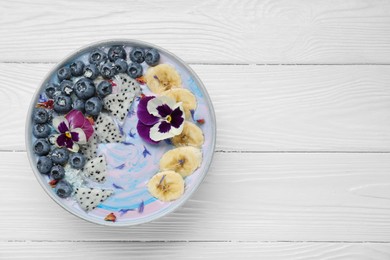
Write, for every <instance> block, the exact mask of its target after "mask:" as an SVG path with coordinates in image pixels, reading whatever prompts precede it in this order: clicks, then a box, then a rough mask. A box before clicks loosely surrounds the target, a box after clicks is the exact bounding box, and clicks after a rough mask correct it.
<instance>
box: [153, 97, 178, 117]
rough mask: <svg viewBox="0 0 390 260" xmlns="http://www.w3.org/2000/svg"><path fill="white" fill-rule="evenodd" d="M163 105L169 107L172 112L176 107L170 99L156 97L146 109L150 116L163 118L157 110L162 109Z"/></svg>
mask: <svg viewBox="0 0 390 260" xmlns="http://www.w3.org/2000/svg"><path fill="white" fill-rule="evenodd" d="M163 105H165V106H168V107H169V108H170V109H171V111H172V110H173V108H174V107H175V105H176V103H175V101H174V100H173V99H172V98H170V97H166V96H161V97H156V98H154V99H151V100H149V102H148V104H147V107H146V108H147V110H148V112H149V113H150V114H152V115H154V116H157V117H162V116H161V115H160V113H159V110H158V109H157V108H158V107H161V106H163Z"/></svg>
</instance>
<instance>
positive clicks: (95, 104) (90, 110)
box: [85, 97, 103, 116]
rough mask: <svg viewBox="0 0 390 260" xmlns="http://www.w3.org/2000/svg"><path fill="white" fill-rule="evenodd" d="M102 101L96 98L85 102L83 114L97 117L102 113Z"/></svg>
mask: <svg viewBox="0 0 390 260" xmlns="http://www.w3.org/2000/svg"><path fill="white" fill-rule="evenodd" d="M102 106H103V104H102V101H101V100H100V98H98V97H92V98H90V99H88V100H87V101H86V102H85V113H87V114H89V115H91V116H97V115H99V113H100V111H102Z"/></svg>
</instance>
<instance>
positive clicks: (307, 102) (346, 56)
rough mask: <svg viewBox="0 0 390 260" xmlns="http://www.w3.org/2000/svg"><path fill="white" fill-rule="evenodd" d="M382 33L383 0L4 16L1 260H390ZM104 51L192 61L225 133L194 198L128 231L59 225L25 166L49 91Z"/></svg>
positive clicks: (13, 6)
mask: <svg viewBox="0 0 390 260" xmlns="http://www.w3.org/2000/svg"><path fill="white" fill-rule="evenodd" d="M389 31H390V1H387V0H347V1H333V0H329V1H320V0H314V1H312V0H259V1H257V0H246V1H238V0H235V1H217V0H212V1H209V0H200V1H191V2H190V1H179V0H169V1H158V0H140V1H123V0H113V1H101V2H99V3H98V4H97V2H96V1H91V0H82V1H81V0H77V1H76V0H72V1H70V0H59V1H50V2H49V1H47V0H38V1H26V0H16V1H0V35H1V37H0V118H1V119H2V120H1V121H0V205H1V206H0V216H1V217H2V221H0V259H7V260H8V259H26V258H30V259H53V258H56V259H61V257H62V259H71V258H72V259H83V258H86V257H87V255H86V252H88V256H89V257H91V258H94V259H107V258H109V257H110V258H113V257H115V259H124V258H126V259H128V258H136V259H155V258H158V257H161V256H169V257H170V258H173V257H176V258H177V259H185V258H189V259H199V258H208V259H228V258H232V259H260V258H261V259H389V258H390V248H389V243H390V203H389V199H390V189H389V186H390V158H389V157H390V150H389V149H390V148H389V147H390V129H389V128H390V102H389V101H390V100H389V99H390V34H389ZM109 38H133V39H140V40H145V41H150V42H152V43H155V44H157V45H160V46H161V47H164V48H166V49H168V50H170V51H171V52H173V53H175V54H177V55H178V56H179V57H181V58H182V59H184V60H185V61H186V62H189V63H190V64H191V66H192V67H193V68H194V70H195V71H196V72H197V73H198V74H199V76H200V77H201V79H202V80H203V81H204V83H205V85H206V87H207V89H208V91H209V93H210V95H211V98H212V100H213V102H214V106H215V109H216V114H217V119H218V140H217V150H218V152H217V153H216V156H215V162H214V163H213V165H212V168H211V170H210V173H209V175H208V177H207V178H206V179H205V182H204V183H203V184H202V185H201V187H200V189H199V191H198V192H197V193H196V194H195V196H194V197H193V198H191V199H190V200H189V201H188V202H187V203H186V204H185V205H184V206H183V207H182V208H180V209H179V210H178V211H176V212H174V213H173V214H171V215H169V216H167V217H164V218H162V219H160V220H157V221H155V222H152V223H148V224H145V225H142V226H137V227H130V228H125V229H123V228H122V229H115V228H106V227H100V226H96V225H93V224H90V223H86V222H84V221H82V220H79V219H77V218H76V217H74V216H73V215H70V214H69V213H67V212H65V211H64V210H62V208H60V207H59V206H57V205H56V204H55V203H54V202H53V201H52V200H51V199H50V198H49V197H48V196H47V195H46V194H45V193H44V191H43V190H42V189H41V187H40V186H39V184H38V183H37V182H36V180H35V177H34V176H33V174H32V172H31V169H30V167H29V165H28V162H27V157H26V153H25V152H24V151H25V147H24V138H23V136H24V119H25V116H26V112H27V107H28V104H29V102H30V100H31V97H32V94H33V92H34V91H35V89H36V88H37V87H38V84H39V82H40V81H41V79H42V78H43V77H44V75H45V74H46V73H47V71H48V70H49V69H50V67H51V66H53V65H54V63H55V62H58V61H59V60H60V59H62V57H64V56H65V55H67V54H68V53H70V52H72V51H74V50H75V48H78V47H81V46H83V45H85V44H88V43H90V42H93V41H97V40H104V39H109ZM256 64H257V65H256ZM262 64H283V65H280V66H267V65H262ZM287 64H289V65H287ZM294 64H298V65H294ZM303 64H306V65H303ZM326 64H327V65H326ZM244 113H245V114H244ZM247 114H248V115H247ZM243 115H245V116H243ZM242 133H244V134H242ZM12 151H18V152H12ZM153 241H154V242H153ZM69 249H70V250H69ZM188 253H190V254H188Z"/></svg>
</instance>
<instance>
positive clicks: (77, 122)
mask: <svg viewBox="0 0 390 260" xmlns="http://www.w3.org/2000/svg"><path fill="white" fill-rule="evenodd" d="M65 118H66V119H67V120H68V122H69V127H70V128H80V127H82V126H83V124H84V120H85V117H84V115H83V113H82V112H81V111H79V110H76V109H73V110H72V111H70V112H69V113H68V114H66V116H65Z"/></svg>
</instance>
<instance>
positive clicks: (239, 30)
mask: <svg viewBox="0 0 390 260" xmlns="http://www.w3.org/2000/svg"><path fill="white" fill-rule="evenodd" d="M0 13H1V14H2V15H1V18H0V19H1V20H0V34H1V36H2V37H1V41H0V61H12V62H13V61H22V62H26V61H34V62H48V61H54V62H56V61H58V60H59V59H61V58H62V57H63V56H64V55H66V54H68V53H69V52H71V51H73V50H74V49H75V48H78V47H80V46H83V45H85V44H88V43H90V42H93V41H97V40H104V39H110V38H133V39H139V40H145V41H150V42H152V43H155V44H157V45H160V46H161V47H163V48H166V49H168V50H170V51H172V52H174V53H175V54H177V55H179V57H181V58H183V59H184V60H185V61H187V62H192V63H245V64H258V63H261V64H264V63H276V64H286V63H290V64H296V63H302V64H304V63H306V64H312V63H321V64H324V63H328V64H329V63H331V64H334V63H338V64H340V63H341V64H346V63H387V64H388V63H390V34H389V33H388V32H389V31H390V2H389V1H385V0H348V1H321V0H315V1H312V0H294V1H291V0H272V1H269V0H262V1H257V0H247V1H239V0H235V1H228V0H226V1H217V0H213V1H210V0H201V1H191V2H187V1H186V2H183V1H180V0H171V1H164V2H161V1H158V0H141V1H123V0H113V1H103V2H101V3H99V4H96V1H80V0H73V1H69V0H61V1H51V2H50V3H48V2H47V1H46V0H39V1H34V2H31V1H26V0H18V1H1V2H0Z"/></svg>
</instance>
